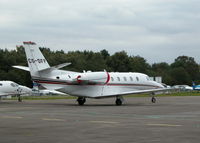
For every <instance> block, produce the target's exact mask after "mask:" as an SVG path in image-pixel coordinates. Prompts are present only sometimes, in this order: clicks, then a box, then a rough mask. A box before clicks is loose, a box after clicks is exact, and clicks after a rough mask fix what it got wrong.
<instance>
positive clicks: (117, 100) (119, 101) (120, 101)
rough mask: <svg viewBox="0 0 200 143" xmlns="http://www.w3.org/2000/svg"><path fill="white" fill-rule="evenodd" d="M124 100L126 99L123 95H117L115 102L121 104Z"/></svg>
mask: <svg viewBox="0 0 200 143" xmlns="http://www.w3.org/2000/svg"><path fill="white" fill-rule="evenodd" d="M123 101H124V99H123V97H122V96H117V97H116V101H115V104H116V105H117V106H121V105H122V103H123Z"/></svg>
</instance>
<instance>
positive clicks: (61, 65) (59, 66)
mask: <svg viewBox="0 0 200 143" xmlns="http://www.w3.org/2000/svg"><path fill="white" fill-rule="evenodd" d="M69 65H71V63H63V64H59V65H57V66H53V67H51V68H55V69H61V68H63V67H66V66H69Z"/></svg>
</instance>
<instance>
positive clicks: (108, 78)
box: [105, 72, 110, 84]
mask: <svg viewBox="0 0 200 143" xmlns="http://www.w3.org/2000/svg"><path fill="white" fill-rule="evenodd" d="M107 76H108V77H107V81H106V83H105V84H108V82H109V81H110V74H109V73H108V72H107Z"/></svg>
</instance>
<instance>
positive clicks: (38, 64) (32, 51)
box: [24, 42, 50, 76]
mask: <svg viewBox="0 0 200 143" xmlns="http://www.w3.org/2000/svg"><path fill="white" fill-rule="evenodd" d="M24 48H25V53H26V59H27V62H28V66H29V69H30V73H31V76H39V71H41V70H44V69H47V68H50V66H49V64H48V62H47V60H46V59H45V58H44V56H43V54H42V53H41V51H40V49H39V47H37V45H36V44H35V43H34V42H24Z"/></svg>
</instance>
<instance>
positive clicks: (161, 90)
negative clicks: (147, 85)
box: [103, 88, 173, 97]
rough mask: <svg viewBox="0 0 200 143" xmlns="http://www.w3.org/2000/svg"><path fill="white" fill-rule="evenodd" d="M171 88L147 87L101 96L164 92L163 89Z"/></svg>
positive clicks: (169, 89)
mask: <svg viewBox="0 0 200 143" xmlns="http://www.w3.org/2000/svg"><path fill="white" fill-rule="evenodd" d="M171 90H173V89H172V88H159V89H148V90H134V91H128V92H121V93H113V94H107V95H103V97H112V96H120V95H122V96H123V95H131V94H142V93H156V92H164V91H171Z"/></svg>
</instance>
